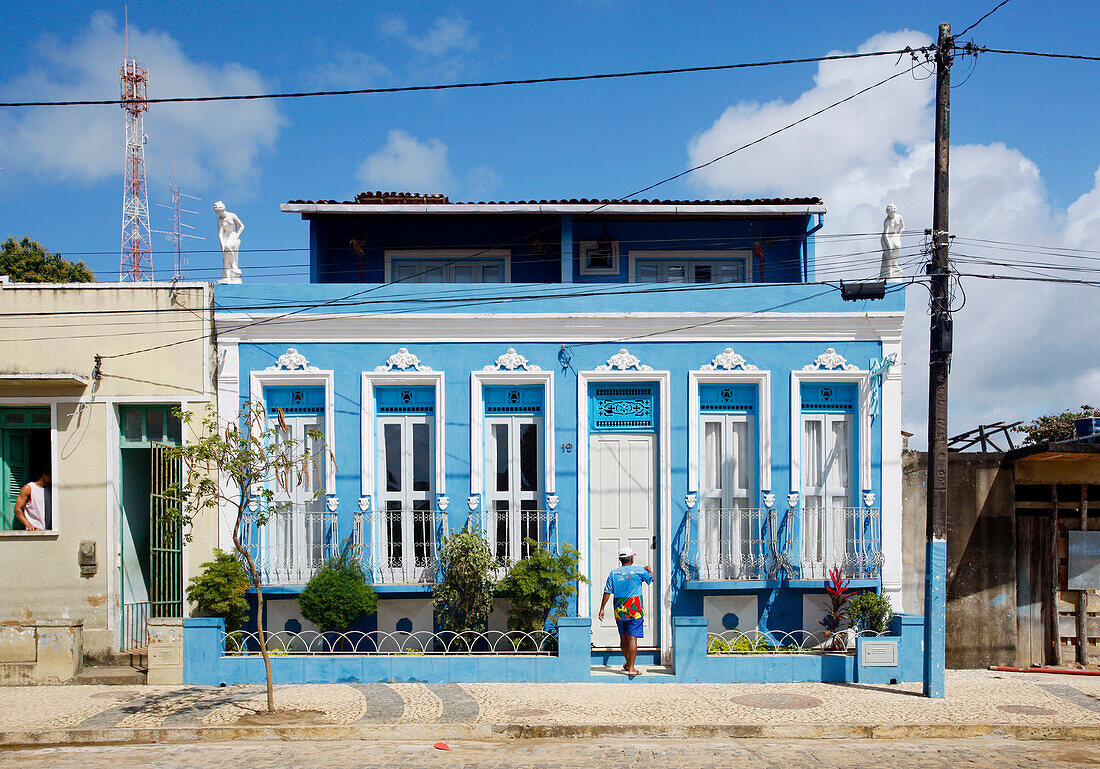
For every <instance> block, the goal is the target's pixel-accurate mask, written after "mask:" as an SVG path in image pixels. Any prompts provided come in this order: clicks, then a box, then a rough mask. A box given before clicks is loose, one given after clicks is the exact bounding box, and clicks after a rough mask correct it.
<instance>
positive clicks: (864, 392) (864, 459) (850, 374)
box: [790, 369, 872, 507]
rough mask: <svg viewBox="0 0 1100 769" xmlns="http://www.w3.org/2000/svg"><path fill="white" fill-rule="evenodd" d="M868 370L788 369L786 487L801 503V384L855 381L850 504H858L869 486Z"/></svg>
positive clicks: (869, 413) (869, 414) (869, 417)
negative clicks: (788, 472) (788, 463)
mask: <svg viewBox="0 0 1100 769" xmlns="http://www.w3.org/2000/svg"><path fill="white" fill-rule="evenodd" d="M870 381H871V380H870V372H868V371H866V370H865V369H852V370H847V371H827V370H824V369H818V370H810V371H805V370H803V371H792V372H791V411H790V414H791V443H790V452H791V453H790V459H791V476H790V477H791V485H792V486H793V488H791V489H790V491H793V492H798V494H799V497H800V500H799V502H800V505H799V506H800V507H801V490H802V384H803V383H804V382H805V383H811V382H833V383H837V384H839V383H855V384H856V393H857V396H856V397H857V398H858V399H859V401H858V403H857V405H856V418H855V420H853V421H854V423H855V425H856V430H857V433H856V439H857V445H856V457H857V459H856V462H855V463H854V464H855V477H854V478H853V479H852V482H853V484H854V486H853V490H854V492H853V493H854V494H856V495H858V496H856V497H855V499H854V500H853V505H854V506H857V507H858V506H859V504H860V500H861V497H862V492H864V491H869V490H870V489H871V480H872V476H871V409H870V397H869V396H870Z"/></svg>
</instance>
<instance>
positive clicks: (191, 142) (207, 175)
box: [0, 12, 283, 194]
mask: <svg viewBox="0 0 1100 769" xmlns="http://www.w3.org/2000/svg"><path fill="white" fill-rule="evenodd" d="M124 46H125V41H124V37H123V33H122V31H121V30H120V29H119V25H118V23H117V20H116V19H115V18H114V17H113V16H111V15H110V14H107V13H104V12H97V13H95V14H93V15H92V17H91V20H90V22H89V25H88V27H87V29H85V30H83V31H82V32H80V33H79V34H78V35H77V36H76V37H75V38H74V39H73V40H59V39H56V38H46V39H43V40H40V41H38V42H37V43H36V44H35V49H36V51H37V54H38V60H39V62H40V63H39V64H38V65H36V66H35V67H33V68H32V69H31V70H29V71H28V72H26V73H25V74H22V75H19V76H17V77H14V78H11V79H8V80H7V81H6V82H3V83H0V92H2V93H3V94H4V95H5V96H6V97H8V98H11V99H26V100H32V99H35V98H48V99H53V100H63V99H89V98H91V99H109V98H118V92H119V86H118V70H119V65H120V63H121V61H122V58H123V52H124V50H125V49H124ZM129 46H130V54H131V56H133V57H135V58H137V60H138V61H139V63H141V64H142V65H143V66H145V67H147V68H148V70H149V96H150V97H158V96H200V95H209V94H223V93H229V94H237V93H241V94H243V93H256V92H262V91H266V90H269V89H270V84H268V83H266V82H265V81H264V80H263V79H262V78H261V77H260V76H259V74H258V73H256V72H255V71H254V70H251V69H248V68H246V67H243V66H241V65H239V64H237V63H233V62H224V63H219V64H217V65H214V64H206V63H202V62H198V61H196V60H194V59H192V58H191V57H190V56H189V55H188V54H187V52H185V51H184V50H183V49H182V47H181V46H180V44H179V42H178V41H177V40H176V39H175V38H173V37H172V36H171V35H169V34H167V33H163V32H143V31H140V30H138V29H135V28H134V27H133V26H131V27H130V36H129ZM282 125H283V119H282V118H281V116H280V115H279V113H278V111H277V110H276V108H275V107H274V106H273V105H272V104H271V103H270V102H263V101H245V102H215V103H208V104H205V103H200V104H153V105H151V106H150V109H149V111H148V112H147V113H146V114H145V133H146V135H147V136H148V137H149V140H148V144H147V145H146V148H145V152H146V167H147V173H148V176H149V178H150V181H152V180H154V179H166V178H167V176H168V170H169V165H171V166H172V169H173V172H174V174H175V178H176V180H177V181H178V182H179V183H180V184H182V185H184V186H185V187H190V188H191V191H202V190H208V189H211V188H212V187H215V186H216V187H218V188H219V193H218V194H221V190H223V189H228V190H230V191H232V192H235V193H237V194H245V193H246V192H247V191H248V189H249V187H250V186H251V184H252V183H253V182H254V180H255V178H256V177H257V176H258V174H259V166H258V160H259V156H260V155H261V154H262V153H263V152H265V151H269V150H271V149H272V148H273V147H274V144H275V140H276V138H277V136H278V132H279V128H280V127H281V126H282ZM123 135H124V134H123V115H122V111H121V110H120V109H119V108H118V107H111V106H101V107H36V108H27V109H25V110H20V111H15V110H8V111H6V113H5V114H3V115H0V147H3V148H4V150H0V152H3V155H2V157H3V161H2V164H3V165H4V166H6V167H7V168H9V169H14V170H18V171H23V172H27V173H29V174H34V175H36V176H44V177H52V178H58V179H63V180H66V181H78V182H85V183H93V182H98V181H101V180H103V179H106V178H110V177H120V176H121V173H122V146H123Z"/></svg>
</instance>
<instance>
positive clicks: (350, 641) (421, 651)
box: [223, 630, 558, 657]
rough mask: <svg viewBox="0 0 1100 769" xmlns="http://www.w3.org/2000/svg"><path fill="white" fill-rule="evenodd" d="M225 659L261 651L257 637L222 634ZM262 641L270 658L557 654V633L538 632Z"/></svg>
mask: <svg viewBox="0 0 1100 769" xmlns="http://www.w3.org/2000/svg"><path fill="white" fill-rule="evenodd" d="M223 639H224V648H225V656H228V657H239V656H249V655H254V654H259V653H260V639H259V636H258V635H257V634H256V633H246V632H240V631H239V632H235V633H225V634H223ZM264 641H265V642H266V645H267V651H268V653H269V654H276V655H297V656H308V655H313V654H355V655H409V656H421V655H430V654H434V655H449V656H460V655H465V656H478V655H489V656H499V655H504V654H522V655H544V656H550V655H555V654H557V652H558V639H557V634H556V633H555V632H551V631H546V630H539V631H535V632H529V633H528V632H523V631H519V630H509V631H506V632H505V631H499V630H487V631H484V632H478V631H473V630H466V631H462V632H457V633H456V632H450V631H441V632H431V631H427V630H423V631H417V632H413V631H409V632H393V633H387V632H382V631H379V630H373V631H369V632H359V631H354V630H352V631H347V632H344V633H321V632H318V631H312V630H304V631H302V632H299V633H294V632H291V631H288V630H283V631H280V632H277V633H265V634H264Z"/></svg>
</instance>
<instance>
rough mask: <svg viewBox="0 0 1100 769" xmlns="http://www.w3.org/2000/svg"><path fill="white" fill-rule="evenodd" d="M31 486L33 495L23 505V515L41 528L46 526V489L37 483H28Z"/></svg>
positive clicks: (33, 524)
mask: <svg viewBox="0 0 1100 769" xmlns="http://www.w3.org/2000/svg"><path fill="white" fill-rule="evenodd" d="M27 485H28V486H30V487H31V497H30V499H28V500H27V504H26V505H24V506H23V515H25V516H26V517H27V521H28V522H29V523H30V524H31V525H32V526H37V527H38V528H40V529H45V528H46V489H45V487H43V486H39V485H38V484H37V483H34V482H31V483H29V484H27Z"/></svg>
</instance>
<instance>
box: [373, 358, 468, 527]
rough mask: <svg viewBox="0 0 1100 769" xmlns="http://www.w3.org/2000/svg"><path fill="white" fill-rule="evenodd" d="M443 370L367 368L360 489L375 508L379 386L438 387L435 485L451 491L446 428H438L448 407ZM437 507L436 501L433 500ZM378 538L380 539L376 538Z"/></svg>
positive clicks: (439, 492) (438, 489) (440, 492)
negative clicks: (377, 391) (375, 399)
mask: <svg viewBox="0 0 1100 769" xmlns="http://www.w3.org/2000/svg"><path fill="white" fill-rule="evenodd" d="M443 384H444V383H443V372H442V371H412V370H409V371H400V370H394V371H370V372H367V371H364V372H363V375H362V381H361V390H360V398H361V401H360V402H361V403H362V409H361V419H360V422H359V425H360V441H361V442H360V447H359V448H360V454H359V456H360V465H361V466H360V468H359V490H360V493H361V494H362V495H363V496H364V497H370V499H371V505H372V508H371V509H372V510H374V511H376V512H377V510H378V507H377V500H378V495H377V494H376V493H375V488H376V480H377V479H376V476H377V473H378V465H377V457H378V453H377V447H376V444H377V442H378V440H377V434H378V427H377V418H378V416H379V415H378V413H377V407H376V406H375V401H374V388H375V387H376V386H380V387H388V386H391V385H397V386H402V385H404V386H408V387H418V386H419V387H423V386H431V387H433V388H434V389H435V407H434V412H433V413H434V415H435V424H436V426H437V428H436V429H435V430H434V431H433V435H434V437H435V483H434V486H433V488H434V489H435V494H436V496H437V497H438V496H440V495H443V494H446V493H447V481H446V472H445V468H446V462H445V460H446V452H447V447H446V432H447V431H446V430H445V429H438V426H439V425H446V424H447V419H446V410H445V408H444V407H445V402H444V397H443V394H444V389H443ZM432 505H433V509H434V506H435V501H434V500H433V502H432ZM374 541H375V542H377V539H376V540H374Z"/></svg>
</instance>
